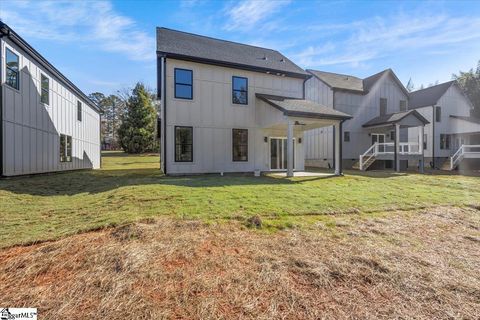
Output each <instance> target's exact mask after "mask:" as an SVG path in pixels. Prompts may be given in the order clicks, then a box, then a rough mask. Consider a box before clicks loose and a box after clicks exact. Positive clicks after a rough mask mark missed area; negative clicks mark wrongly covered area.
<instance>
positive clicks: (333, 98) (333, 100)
mask: <svg viewBox="0 0 480 320" xmlns="http://www.w3.org/2000/svg"><path fill="white" fill-rule="evenodd" d="M332 109H333V110H335V90H334V89H333V88H332ZM340 129H341V128H340ZM332 132H333V134H332V138H333V156H332V164H333V165H332V167H334V168H335V160H336V157H335V126H333V128H332ZM327 138H328V133H327ZM340 145H342V144H341V143H340ZM340 154H342V150H340ZM340 168H341V166H340Z"/></svg>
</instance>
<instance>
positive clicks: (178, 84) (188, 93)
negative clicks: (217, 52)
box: [175, 68, 193, 100]
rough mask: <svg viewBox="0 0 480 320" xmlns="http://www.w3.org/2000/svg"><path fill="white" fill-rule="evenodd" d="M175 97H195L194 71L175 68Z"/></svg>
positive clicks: (189, 98) (190, 98)
mask: <svg viewBox="0 0 480 320" xmlns="http://www.w3.org/2000/svg"><path fill="white" fill-rule="evenodd" d="M175 98H177V99H188V100H192V99H193V71H192V70H187V69H179V68H175Z"/></svg>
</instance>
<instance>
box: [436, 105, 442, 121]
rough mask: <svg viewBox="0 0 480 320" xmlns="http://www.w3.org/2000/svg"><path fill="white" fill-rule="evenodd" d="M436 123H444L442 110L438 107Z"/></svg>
mask: <svg viewBox="0 0 480 320" xmlns="http://www.w3.org/2000/svg"><path fill="white" fill-rule="evenodd" d="M435 121H436V122H441V121H442V108H441V107H438V106H437V107H435Z"/></svg>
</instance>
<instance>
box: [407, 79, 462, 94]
mask: <svg viewBox="0 0 480 320" xmlns="http://www.w3.org/2000/svg"><path fill="white" fill-rule="evenodd" d="M455 82H457V80H450V81H446V82H442V83H439V84H436V85H433V86H430V87H427V88H423V89H418V90H415V91H412V92H410V94H412V93H417V92H420V91H425V90H428V89H432V88H435V87H438V86H442V85H445V84H447V83H450V84H452V83H455Z"/></svg>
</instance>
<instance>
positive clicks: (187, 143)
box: [175, 127, 193, 162]
mask: <svg viewBox="0 0 480 320" xmlns="http://www.w3.org/2000/svg"><path fill="white" fill-rule="evenodd" d="M192 161H193V127H175V162H192Z"/></svg>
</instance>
